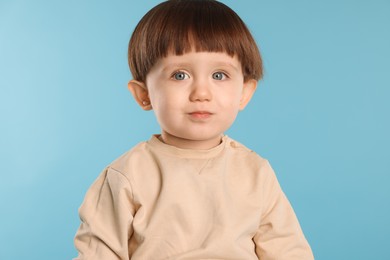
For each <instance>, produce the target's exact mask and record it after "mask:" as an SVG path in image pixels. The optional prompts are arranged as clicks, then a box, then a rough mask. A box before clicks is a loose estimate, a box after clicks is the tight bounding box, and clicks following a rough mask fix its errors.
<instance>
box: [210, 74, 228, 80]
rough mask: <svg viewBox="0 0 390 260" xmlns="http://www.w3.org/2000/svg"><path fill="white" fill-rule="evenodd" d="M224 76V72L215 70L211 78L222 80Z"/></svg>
mask: <svg viewBox="0 0 390 260" xmlns="http://www.w3.org/2000/svg"><path fill="white" fill-rule="evenodd" d="M225 78H226V74H225V73H223V72H215V73H213V79H215V80H223V79H225Z"/></svg>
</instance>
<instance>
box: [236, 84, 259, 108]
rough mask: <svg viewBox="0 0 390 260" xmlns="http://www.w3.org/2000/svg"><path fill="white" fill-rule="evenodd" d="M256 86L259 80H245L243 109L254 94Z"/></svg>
mask: <svg viewBox="0 0 390 260" xmlns="http://www.w3.org/2000/svg"><path fill="white" fill-rule="evenodd" d="M256 87H257V81H256V80H254V79H250V80H248V81H247V82H244V87H243V89H242V95H241V100H240V110H243V109H244V108H245V107H246V105H247V104H248V103H249V101H250V100H251V98H252V96H253V94H254V93H255V90H256Z"/></svg>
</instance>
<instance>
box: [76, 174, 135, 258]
mask: <svg viewBox="0 0 390 260" xmlns="http://www.w3.org/2000/svg"><path fill="white" fill-rule="evenodd" d="M134 213H135V206H134V203H133V195H132V189H131V186H130V183H129V181H128V179H127V178H126V177H125V176H124V175H123V174H122V173H120V172H118V171H116V170H114V169H112V168H107V169H105V170H104V171H103V172H102V173H101V175H100V176H99V178H98V179H97V180H96V181H95V182H94V183H93V184H92V186H91V188H90V189H89V190H88V192H87V194H86V196H85V199H84V202H83V204H82V205H81V207H80V209H79V214H80V219H81V221H82V223H81V225H80V228H79V230H78V231H77V233H76V237H75V241H74V242H75V246H76V248H77V250H78V252H79V255H78V257H77V258H76V259H75V260H100V259H101V260H108V259H110V260H111V259H120V260H124V259H126V260H128V259H129V250H128V240H129V238H130V236H131V235H132V233H133V229H132V222H133V216H134Z"/></svg>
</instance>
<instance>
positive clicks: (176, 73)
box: [171, 70, 229, 81]
mask: <svg viewBox="0 0 390 260" xmlns="http://www.w3.org/2000/svg"><path fill="white" fill-rule="evenodd" d="M179 74H183V75H184V78H181V79H178V78H176V77H177V76H178V75H179ZM216 74H218V75H222V78H221V79H216V78H214V76H215V75H216ZM189 77H190V76H189V75H188V74H187V73H186V72H184V71H180V70H179V71H176V72H174V73H173V74H172V76H171V78H172V79H174V80H178V81H181V80H184V79H187V78H189ZM212 78H213V79H214V80H224V79H226V78H229V76H228V74H226V73H225V72H222V71H217V72H214V73H213V74H212Z"/></svg>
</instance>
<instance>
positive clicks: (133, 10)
mask: <svg viewBox="0 0 390 260" xmlns="http://www.w3.org/2000/svg"><path fill="white" fill-rule="evenodd" d="M223 2H224V3H226V4H228V5H229V6H230V7H232V8H233V9H234V10H235V11H236V12H237V13H238V14H239V15H240V16H241V17H242V19H243V20H244V21H245V22H246V23H247V25H248V27H249V28H250V30H251V31H252V33H253V35H254V36H255V38H256V40H257V41H258V43H259V46H260V49H261V52H262V56H263V59H264V65H265V77H264V79H263V80H262V81H260V83H259V88H258V90H257V92H256V94H255V96H254V98H253V100H252V101H251V103H250V104H249V106H248V107H247V109H246V110H245V111H243V112H241V113H240V114H239V117H238V119H237V120H236V122H235V124H234V125H233V126H232V127H231V129H230V130H229V131H228V132H227V134H228V135H229V136H231V137H232V138H234V139H237V140H238V141H240V142H242V143H244V144H245V145H246V146H248V147H249V148H251V149H253V150H255V151H256V152H257V153H259V154H260V155H262V156H263V157H265V158H267V159H269V160H270V162H271V164H272V165H273V167H274V169H275V171H276V173H277V176H278V178H279V181H280V183H281V185H282V187H283V189H284V191H285V193H286V194H287V196H288V197H289V199H290V201H291V203H292V205H293V206H294V209H295V211H296V214H297V215H298V217H299V220H300V223H301V226H302V228H303V230H304V232H305V235H306V237H307V239H308V240H309V242H310V244H311V246H312V249H313V251H314V254H315V256H316V259H332V260H335V259H343V260H344V259H389V258H388V257H389V253H388V247H389V237H388V235H389V233H390V223H389V221H390V188H389V186H390V170H389V165H390V158H389V157H390V137H389V133H390V120H389V112H390V66H389V62H390V29H389V26H390V1H387V0H373V1H363V0H353V1H352V0H328V1H309V0H297V1H289V0H284V1H282V0H276V1H263V0H260V1H259V0H256V1H255V0H253V1H249V0H243V1H233V0H224V1H223ZM157 3H159V1H152V0H150V1H99V0H96V1H92V0H91V1H87V0H84V1H76V0H69V1H49V0H46V1H43V0H35V1H27V0H25V1H22V0H5V1H4V0H0V113H1V114H0V116H1V118H0V119H1V121H0V124H1V125H0V160H1V169H0V174H1V181H0V207H1V213H0V259H2V260H9V259H16V260H19V259H32V260H34V259H39V260H46V259H50V260H52V259H56V260H57V259H59V260H60V259H71V258H72V257H74V256H76V254H77V253H76V250H75V249H74V246H73V237H74V234H75V232H76V230H77V228H78V226H79V223H80V222H79V218H78V212H77V210H78V207H79V206H80V204H81V202H82V200H83V198H84V194H85V192H86V191H87V189H88V187H89V186H90V185H91V183H92V182H93V181H94V180H95V178H96V177H97V176H98V174H99V173H100V172H101V170H102V169H103V168H104V167H105V166H106V165H107V164H109V163H110V162H111V161H112V160H114V159H115V158H117V157H118V156H119V155H121V154H122V153H124V152H125V151H127V150H128V149H130V148H131V147H132V146H134V145H135V144H137V143H138V142H141V141H144V140H147V139H149V138H150V136H151V135H152V134H154V133H158V132H159V127H158V125H157V124H156V121H155V119H154V115H153V112H145V111H142V110H141V109H140V108H139V107H138V105H137V104H136V103H135V101H134V100H133V99H132V96H131V94H130V93H129V92H128V90H127V82H128V80H130V79H131V75H130V72H129V70H128V66H127V44H128V40H129V38H130V35H131V33H132V31H133V29H134V27H135V25H136V23H137V22H138V21H139V19H140V18H141V17H142V16H143V15H144V14H145V13H146V12H147V11H148V10H149V9H150V8H152V7H153V6H154V5H155V4H157Z"/></svg>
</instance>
